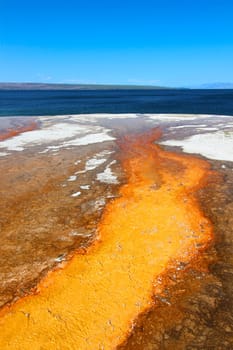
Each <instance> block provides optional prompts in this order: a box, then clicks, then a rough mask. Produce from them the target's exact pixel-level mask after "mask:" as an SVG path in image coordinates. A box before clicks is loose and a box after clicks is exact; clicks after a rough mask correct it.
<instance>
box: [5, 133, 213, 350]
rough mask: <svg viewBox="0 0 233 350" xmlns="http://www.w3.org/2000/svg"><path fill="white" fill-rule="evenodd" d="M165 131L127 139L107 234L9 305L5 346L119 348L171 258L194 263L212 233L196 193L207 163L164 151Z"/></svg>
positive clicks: (102, 231)
mask: <svg viewBox="0 0 233 350" xmlns="http://www.w3.org/2000/svg"><path fill="white" fill-rule="evenodd" d="M157 136H158V135H157V132H155V131H154V132H151V133H148V134H145V135H142V136H140V137H139V136H138V137H129V138H128V139H125V140H124V142H122V143H121V147H122V154H123V155H124V160H123V166H124V169H125V171H126V172H127V175H128V183H127V184H126V185H124V186H123V187H122V189H121V191H120V194H121V197H120V198H118V199H116V200H114V201H113V202H112V203H110V204H109V205H107V207H106V210H105V214H104V216H103V217H102V220H101V222H100V224H99V227H98V232H99V240H97V242H96V244H95V245H94V246H92V247H91V248H90V249H89V251H88V252H87V253H86V254H83V255H80V254H79V255H76V256H75V257H74V258H73V259H72V261H71V262H70V263H68V264H67V265H66V266H65V268H64V269H63V270H58V271H55V272H52V273H51V274H50V275H49V276H48V277H47V278H45V280H44V281H42V283H40V285H39V287H38V290H39V293H38V294H37V295H34V296H30V297H26V298H24V299H22V300H20V301H19V302H17V303H16V304H15V305H14V306H12V307H10V308H9V310H5V311H4V313H3V314H2V316H1V333H0V334H1V339H0V349H4V350H8V349H14V350H19V349H20V350H22V349H23V350H27V349H28V350H29V349H30V350H31V349H34V350H37V349H38V350H39V349H40V350H55V349H56V350H58V349H62V350H65V349H75V350H76V349H77V350H84V349H85V350H96V349H105V350H106V349H114V348H115V347H116V346H117V345H118V344H119V343H121V342H122V341H123V340H124V339H125V337H126V335H127V333H128V332H129V331H130V329H131V326H132V322H133V320H134V319H135V318H136V317H137V315H138V314H139V313H140V312H142V311H145V309H146V308H148V307H149V306H150V305H151V296H152V293H153V289H154V288H156V286H153V283H154V281H155V279H156V277H157V276H158V275H159V274H161V273H162V272H164V270H165V268H166V267H167V265H168V263H169V261H170V260H171V259H172V260H173V259H179V261H180V260H182V261H188V260H189V259H190V258H191V256H192V255H193V254H194V253H195V252H196V251H197V250H196V247H195V245H196V244H197V243H199V244H200V243H203V244H206V242H207V241H208V240H209V239H210V238H211V227H210V224H209V222H208V220H207V219H205V218H204V217H203V215H202V213H201V212H200V210H199V208H198V206H197V203H196V201H195V199H194V198H193V195H192V194H193V191H194V190H196V189H197V188H199V187H200V186H201V181H202V180H203V178H204V177H205V176H206V175H207V173H208V164H207V162H205V161H202V160H200V159H197V158H193V157H191V156H185V155H178V154H173V153H169V152H165V151H162V150H160V148H159V147H158V146H155V145H153V144H152V141H153V140H154V139H155V138H156V137H157ZM159 183H160V187H158V184H159Z"/></svg>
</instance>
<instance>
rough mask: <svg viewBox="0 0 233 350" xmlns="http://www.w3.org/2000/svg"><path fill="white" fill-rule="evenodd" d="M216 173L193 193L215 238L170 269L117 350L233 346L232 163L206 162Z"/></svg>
mask: <svg viewBox="0 0 233 350" xmlns="http://www.w3.org/2000/svg"><path fill="white" fill-rule="evenodd" d="M211 164H212V168H213V169H215V170H216V171H217V172H218V174H219V175H217V173H215V175H212V176H211V177H210V178H209V179H208V185H207V186H206V187H205V188H204V189H202V190H201V191H199V192H198V193H197V198H198V199H199V203H200V204H201V207H202V210H203V211H204V212H205V213H206V215H207V217H208V218H210V219H211V221H212V223H213V224H214V232H215V241H214V242H213V243H212V244H211V245H210V246H209V248H208V249H207V250H205V251H203V252H202V254H201V255H199V256H198V257H197V258H196V259H194V260H193V261H192V262H191V263H190V264H189V265H184V264H182V262H181V263H180V266H179V267H178V268H177V267H175V265H174V268H171V269H170V270H169V271H168V272H167V273H166V275H164V276H163V277H162V278H161V280H160V281H158V282H159V283H161V284H165V285H166V288H165V289H164V291H163V293H162V295H155V296H154V307H153V308H151V309H150V310H149V311H148V312H146V313H145V314H142V315H140V316H139V318H138V319H137V320H136V321H135V327H134V329H133V331H132V333H131V335H130V336H129V337H128V339H127V340H126V341H125V342H124V343H123V344H122V345H120V346H119V347H118V350H142V349H143V350H160V349H164V350H173V349H175V350H199V349H200V350H202V349H203V350H215V349H216V350H217V349H218V350H225V349H227V350H231V349H233V300H232V295H233V282H232V278H233V256H232V251H233V216H232V212H233V167H232V164H231V163H228V164H227V165H226V162H224V167H225V168H224V169H222V166H223V163H222V162H218V161H211Z"/></svg>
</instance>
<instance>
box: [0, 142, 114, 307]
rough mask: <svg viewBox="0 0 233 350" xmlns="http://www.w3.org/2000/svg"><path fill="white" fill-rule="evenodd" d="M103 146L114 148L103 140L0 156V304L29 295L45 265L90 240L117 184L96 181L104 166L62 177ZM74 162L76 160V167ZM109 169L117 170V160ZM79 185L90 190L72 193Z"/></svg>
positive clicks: (86, 243) (56, 261)
mask: <svg viewBox="0 0 233 350" xmlns="http://www.w3.org/2000/svg"><path fill="white" fill-rule="evenodd" d="M106 149H108V150H116V145H114V144H113V143H110V142H105V143H103V144H96V145H95V146H94V147H93V146H85V147H79V148H78V152H77V150H76V151H74V150H73V151H72V150H62V151H60V152H59V154H57V155H54V154H49V155H48V154H39V153H38V151H37V150H36V149H33V151H30V152H29V151H25V152H18V153H17V154H14V155H11V156H10V157H3V158H2V159H1V162H0V213H1V215H0V231H1V246H0V266H1V268H0V307H1V306H3V305H4V304H5V303H8V302H12V301H13V300H15V299H17V298H19V297H22V296H23V295H25V294H27V293H29V292H30V290H31V288H33V287H34V286H35V285H36V284H37V282H38V281H39V280H40V279H41V277H42V276H43V275H44V274H45V273H46V272H47V271H48V270H49V269H51V268H53V267H54V266H55V265H57V264H58V263H59V262H60V261H62V260H65V259H67V258H68V255H69V253H71V252H72V251H74V250H75V249H77V248H80V247H83V248H85V247H86V246H88V245H89V244H90V243H91V242H92V240H93V239H94V238H95V229H96V225H97V222H98V220H99V218H100V216H101V213H102V211H103V208H104V202H103V200H105V201H106V202H107V201H108V200H110V198H111V197H114V196H115V195H116V191H117V186H116V185H108V184H104V183H101V182H99V181H96V179H95V178H96V173H97V172H100V171H103V170H104V168H105V166H106V164H103V165H101V166H99V167H98V169H95V170H93V171H89V172H86V173H84V174H79V175H78V177H77V180H76V181H73V182H69V181H67V179H68V178H69V176H71V175H73V174H74V173H75V172H76V171H80V170H83V168H84V167H85V162H86V160H87V159H89V158H91V157H93V156H94V155H95V154H96V153H98V152H101V151H102V150H106ZM114 156H115V154H113V155H110V156H108V162H110V161H111V159H112V157H114ZM114 159H115V158H114ZM77 160H81V162H80V163H79V164H77V165H75V164H74V163H75V162H76V161H77ZM113 168H114V171H115V172H116V173H117V172H118V173H119V165H118V164H115V165H114V166H113ZM80 185H90V189H89V190H81V192H82V194H81V195H80V196H79V197H75V198H73V197H71V194H72V193H75V192H77V191H79V190H80V187H79V186H80Z"/></svg>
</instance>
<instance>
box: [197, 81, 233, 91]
mask: <svg viewBox="0 0 233 350" xmlns="http://www.w3.org/2000/svg"><path fill="white" fill-rule="evenodd" d="M198 88H200V89H233V83H218V82H216V83H209V84H202V85H200V86H199V87H198Z"/></svg>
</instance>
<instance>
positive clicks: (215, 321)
mask: <svg viewBox="0 0 233 350" xmlns="http://www.w3.org/2000/svg"><path fill="white" fill-rule="evenodd" d="M110 123H111V126H112V127H114V128H115V132H116V133H122V132H123V131H124V132H125V133H127V132H129V131H130V130H131V131H132V130H133V129H134V130H133V131H135V130H140V131H142V130H144V129H145V128H146V126H145V124H143V123H141V124H140V122H139V123H138V125H136V123H134V122H133V123H132V122H131V121H129V120H128V121H122V122H121V125H119V123H116V122H114V121H113V122H112V121H111V122H110V121H106V122H105V123H104V125H105V126H109V125H110ZM114 123H115V125H114ZM17 127H19V128H20V125H19V126H17ZM189 132H190V133H191V132H193V131H191V130H190V131H189ZM2 134H3V133H2ZM186 136H188V135H186ZM104 149H110V150H117V146H116V144H115V143H113V142H108V143H105V144H104V145H103V144H96V145H94V147H93V146H88V147H79V148H78V151H77V149H76V150H61V151H60V152H59V154H57V155H56V154H39V153H38V152H37V150H36V148H33V151H25V152H22V153H21V152H19V153H17V154H16V153H14V154H13V155H11V156H10V157H7V158H2V159H1V162H0V213H1V215H0V232H1V246H0V266H1V269H0V307H1V306H3V305H4V304H6V303H9V302H12V301H13V300H16V299H17V298H20V297H22V296H23V295H25V294H28V293H30V290H31V288H33V287H34V286H36V284H37V283H38V281H39V280H40V279H41V277H42V276H43V275H45V274H46V273H47V271H48V270H50V269H52V268H53V267H54V266H56V265H57V264H58V263H59V261H61V260H63V259H67V258H68V256H69V254H71V253H72V252H73V251H74V250H75V249H77V248H80V247H84V248H85V247H86V246H88V245H90V244H91V242H92V240H93V239H94V238H95V229H96V226H97V222H98V221H99V218H100V216H101V213H102V210H103V206H101V205H96V202H98V201H99V200H101V198H103V196H105V197H111V196H114V195H117V189H118V188H117V186H112V185H106V184H101V183H98V182H96V181H95V176H96V172H95V171H93V172H90V173H88V174H80V175H79V177H78V179H77V180H76V181H75V182H69V183H68V182H67V181H66V180H67V178H68V177H69V176H71V175H73V174H74V172H76V171H79V170H82V169H83V167H84V164H85V161H86V159H88V158H90V157H92V156H93V155H94V154H95V153H97V152H100V151H101V150H104ZM38 151H39V150H38ZM111 157H112V159H116V157H115V155H114V154H113V155H111V156H110V158H109V161H110V160H111ZM78 159H79V160H81V163H79V164H78V165H74V162H75V161H76V160H78ZM211 164H212V167H213V169H215V170H217V172H218V173H220V176H218V175H215V176H213V177H211V178H209V179H208V184H207V185H206V187H205V189H202V190H201V191H200V192H198V193H197V197H198V199H199V201H200V204H201V206H202V209H203V212H205V214H206V215H207V217H208V218H210V219H211V221H212V223H213V224H214V228H215V242H214V243H213V245H211V246H209V248H208V249H207V250H206V251H203V252H202V254H201V255H200V256H199V257H196V258H195V260H193V261H192V262H191V263H190V264H189V265H184V264H183V263H182V261H181V262H180V265H179V266H178V268H177V266H176V265H175V264H174V268H171V269H170V270H169V271H167V273H166V275H164V276H162V277H161V281H158V283H161V284H163V285H164V284H165V285H166V288H165V290H163V293H162V294H161V295H155V296H154V300H155V305H154V307H153V308H152V309H151V310H149V311H148V312H147V313H145V314H143V315H140V316H139V317H138V319H137V320H135V327H134V329H133V331H132V334H131V335H130V336H129V337H128V339H127V340H126V341H125V342H124V344H122V345H120V346H119V347H118V349H120V350H123V349H130V350H131V349H134V350H139V349H140V350H157V349H168V350H170V349H171V350H173V349H175V350H176V349H177V350H183V349H185V350H186V349H187V350H195V349H207V350H208V349H210V350H211V349H219V350H225V349H227V350H228V349H229V350H230V349H233V301H232V295H233V283H232V278H233V257H232V251H233V216H232V212H233V166H232V163H228V164H227V163H226V162H224V165H225V166H226V167H225V168H222V165H223V163H222V162H218V161H211ZM101 167H102V168H101ZM101 167H100V168H98V171H100V170H101V169H102V170H103V169H104V167H105V165H103V166H101ZM114 171H115V172H117V173H118V175H121V176H123V174H121V172H120V168H119V164H117V165H116V166H115V168H114ZM121 179H123V177H122V178H121ZM63 184H66V185H67V186H65V187H63ZM84 184H91V185H92V186H91V190H89V191H87V192H85V197H82V196H80V197H78V198H72V197H71V196H70V195H71V194H72V193H73V192H76V191H78V190H79V185H84ZM109 200H110V199H109ZM75 232H78V233H82V236H80V235H78V236H77V235H75V234H74V233H75ZM89 235H90V236H89ZM85 236H86V237H85ZM164 281H165V282H164Z"/></svg>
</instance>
